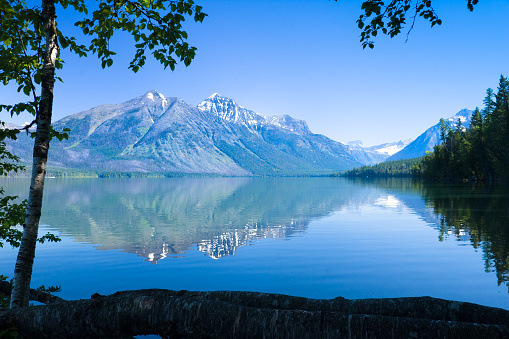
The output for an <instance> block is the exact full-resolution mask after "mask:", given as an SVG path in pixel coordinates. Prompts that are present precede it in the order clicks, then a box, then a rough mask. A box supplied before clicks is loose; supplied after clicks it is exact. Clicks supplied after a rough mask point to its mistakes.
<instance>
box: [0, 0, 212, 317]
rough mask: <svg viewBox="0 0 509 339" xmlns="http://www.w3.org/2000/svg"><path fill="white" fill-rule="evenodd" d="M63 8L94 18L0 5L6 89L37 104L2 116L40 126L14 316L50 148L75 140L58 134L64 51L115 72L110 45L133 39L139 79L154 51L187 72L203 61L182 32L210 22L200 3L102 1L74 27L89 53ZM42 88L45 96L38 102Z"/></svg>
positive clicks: (21, 301)
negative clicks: (61, 24) (13, 87)
mask: <svg viewBox="0 0 509 339" xmlns="http://www.w3.org/2000/svg"><path fill="white" fill-rule="evenodd" d="M56 5H59V6H61V9H62V10H66V11H70V10H72V9H74V11H75V12H77V13H78V14H81V15H88V13H89V7H87V5H86V4H85V1H84V0H42V5H41V7H34V8H30V7H29V6H28V5H27V4H26V3H25V2H24V1H22V0H21V1H18V0H2V1H1V2H0V18H1V22H0V42H1V45H0V69H1V70H2V73H0V80H2V82H3V84H4V85H7V84H8V83H10V82H16V83H17V84H18V92H21V91H23V93H25V94H26V95H27V96H31V100H30V101H28V102H23V103H18V104H16V105H0V110H2V109H5V110H7V111H8V112H9V113H10V114H11V116H12V115H14V114H19V113H21V112H23V111H28V112H30V113H32V114H33V115H35V120H34V121H33V122H32V123H31V124H30V126H27V127H26V129H27V131H28V128H29V127H31V126H32V125H34V124H35V125H36V126H37V128H36V131H35V132H33V136H34V137H35V141H34V152H33V164H32V178H31V184H30V191H29V197H28V205H27V210H26V218H25V221H24V225H23V236H22V239H21V244H20V249H19V253H18V258H17V261H16V268H15V271H14V283H13V288H12V295H11V307H12V308H16V307H24V306H28V301H29V300H28V295H29V290H30V280H31V274H32V266H33V260H34V256H35V245H36V241H37V232H38V227H39V219H40V215H41V208H42V197H43V190H44V179H45V174H46V163H47V159H48V150H49V146H50V140H51V138H52V137H54V136H55V137H57V138H59V139H62V138H66V137H67V134H66V133H67V132H68V131H63V132H57V131H54V130H53V129H52V128H51V116H52V107H53V88H54V83H55V80H61V79H59V78H58V77H56V76H55V70H56V69H60V68H62V67H63V60H61V59H60V50H61V49H68V50H69V51H71V52H73V53H76V54H77V55H79V56H86V55H87V53H89V52H91V53H93V54H96V55H97V56H98V58H99V59H100V60H101V63H102V67H103V68H105V67H110V66H111V65H112V64H113V59H112V56H114V55H115V52H114V51H112V50H110V48H109V43H108V42H109V40H110V39H111V38H112V37H113V34H114V33H115V31H118V30H120V31H125V32H127V33H129V34H130V35H132V37H133V38H134V40H135V42H136V43H135V47H136V52H135V55H134V58H133V59H132V61H131V63H130V65H129V68H130V69H131V70H132V71H134V72H137V71H138V70H139V69H140V67H142V66H143V65H144V64H145V60H146V56H145V51H146V50H151V51H152V55H153V57H154V58H155V59H156V60H158V61H159V62H160V63H161V64H162V65H163V66H164V67H165V68H166V67H168V66H169V67H170V69H172V70H173V69H174V68H175V65H176V63H177V60H180V61H181V62H183V63H184V64H185V65H186V66H187V65H189V64H190V63H191V60H192V59H193V58H194V57H195V53H196V48H195V47H192V46H190V45H189V44H188V43H187V42H186V39H187V33H186V32H185V31H183V30H182V23H183V22H184V21H185V16H191V17H193V19H194V20H195V21H197V22H201V21H203V19H204V17H205V16H206V14H205V13H203V12H202V7H201V6H198V5H195V4H194V2H193V0H175V1H163V0H154V1H130V0H119V1H117V0H106V1H101V2H100V3H99V4H98V6H97V8H94V10H93V12H92V13H91V15H89V16H88V17H86V18H85V19H84V20H81V21H77V22H76V24H75V25H76V26H77V27H79V28H80V29H81V31H82V32H83V34H84V35H85V36H90V37H91V40H90V43H89V45H88V46H85V45H80V44H78V43H77V42H76V38H75V37H68V36H66V35H64V33H63V32H60V31H59V30H58V28H57V21H56V19H57V15H56ZM43 42H44V43H43ZM37 86H40V93H41V94H40V95H37V94H36V87H37Z"/></svg>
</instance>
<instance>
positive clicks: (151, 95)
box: [145, 90, 168, 108]
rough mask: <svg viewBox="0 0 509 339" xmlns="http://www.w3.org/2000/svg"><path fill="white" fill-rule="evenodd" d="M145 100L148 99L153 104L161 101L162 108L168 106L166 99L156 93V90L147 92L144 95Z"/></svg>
mask: <svg viewBox="0 0 509 339" xmlns="http://www.w3.org/2000/svg"><path fill="white" fill-rule="evenodd" d="M145 98H147V99H149V100H150V101H153V102H156V100H160V101H161V105H162V106H163V108H164V107H166V106H167V104H168V100H167V99H166V97H165V96H164V95H162V94H161V93H159V92H158V91H156V90H152V91H150V92H147V94H145Z"/></svg>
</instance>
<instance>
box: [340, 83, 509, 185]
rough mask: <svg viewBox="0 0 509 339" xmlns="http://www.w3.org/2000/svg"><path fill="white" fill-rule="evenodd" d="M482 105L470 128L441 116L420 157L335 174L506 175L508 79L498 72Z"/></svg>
mask: <svg viewBox="0 0 509 339" xmlns="http://www.w3.org/2000/svg"><path fill="white" fill-rule="evenodd" d="M483 103H484V108H483V109H482V110H481V109H479V108H476V109H475V110H474V112H473V114H472V119H471V124H470V128H468V129H467V128H465V127H464V126H463V125H462V122H461V121H458V122H457V123H456V125H455V127H452V126H451V124H450V123H449V122H446V121H445V120H444V119H441V120H440V124H441V135H440V139H441V140H440V141H441V143H440V144H439V145H436V146H435V147H434V148H433V152H430V153H429V154H426V155H425V156H423V157H421V158H415V159H406V160H399V161H390V162H384V163H381V164H377V165H374V166H365V167H361V168H355V169H352V170H350V171H347V172H344V173H342V174H335V175H334V176H345V177H416V178H421V179H425V180H440V181H507V180H508V179H509V147H508V145H509V79H508V78H506V77H504V76H503V75H501V76H500V81H499V85H498V89H497V93H495V92H494V91H493V89H491V88H488V90H487V91H486V97H485V98H484V101H483Z"/></svg>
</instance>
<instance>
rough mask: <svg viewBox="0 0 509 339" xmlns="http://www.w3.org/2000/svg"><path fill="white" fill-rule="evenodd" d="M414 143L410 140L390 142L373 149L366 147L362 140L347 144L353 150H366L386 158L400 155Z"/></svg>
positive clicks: (372, 147)
mask: <svg viewBox="0 0 509 339" xmlns="http://www.w3.org/2000/svg"><path fill="white" fill-rule="evenodd" d="M411 142H412V139H408V140H400V141H396V142H388V143H384V144H380V145H375V146H371V147H365V146H364V145H363V143H362V141H361V140H354V141H349V142H348V143H347V144H348V146H349V147H350V148H351V149H364V150H366V151H368V152H374V153H378V154H383V155H386V156H391V155H393V154H395V153H398V152H399V151H401V150H402V149H403V148H405V147H406V146H407V145H408V144H410V143H411Z"/></svg>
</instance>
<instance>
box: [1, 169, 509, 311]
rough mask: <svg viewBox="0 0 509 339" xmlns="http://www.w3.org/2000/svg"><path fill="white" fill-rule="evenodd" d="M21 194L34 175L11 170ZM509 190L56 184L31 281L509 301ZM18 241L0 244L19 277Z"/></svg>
mask: <svg viewBox="0 0 509 339" xmlns="http://www.w3.org/2000/svg"><path fill="white" fill-rule="evenodd" d="M0 183H1V185H2V186H3V187H4V189H5V190H6V192H7V193H9V194H18V195H20V196H22V197H25V196H26V195H27V194H26V192H27V188H28V179H16V178H11V179H3V180H1V182H0ZM508 220H509V189H508V188H507V186H501V185H493V186H490V185H472V184H461V185H460V184H457V185H444V184H433V185H426V184H423V183H420V182H413V181H412V180H410V179H384V180H370V181H367V180H352V179H346V178H147V179H47V181H46V189H45V196H44V205H43V214H42V218H41V233H46V232H48V231H50V232H53V233H55V234H57V235H59V236H60V237H61V239H62V241H61V242H59V243H44V244H42V245H40V244H39V245H38V247H37V253H36V259H35V266H34V274H33V279H32V286H33V287H37V286H40V285H45V286H49V285H60V286H61V287H62V292H60V293H58V294H57V295H59V296H61V297H63V298H66V299H79V298H89V297H90V295H91V294H93V293H96V292H97V293H100V294H110V293H114V292H115V291H118V290H128V289H141V288H165V289H174V290H180V289H186V290H199V291H208V290H238V291H261V292H271V293H283V294H289V295H296V296H304V297H310V298H334V297H337V296H342V297H345V298H349V299H357V298H381V297H408V296H432V297H437V298H444V299H453V300H459V301H468V302H474V303H479V304H482V305H489V306H496V307H501V308H505V309H509V294H508V281H509V223H508ZM16 254H17V253H16V250H14V249H12V248H10V246H9V245H5V246H4V248H0V274H4V275H7V276H12V274H13V273H12V272H13V271H14V262H15V259H16Z"/></svg>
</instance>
